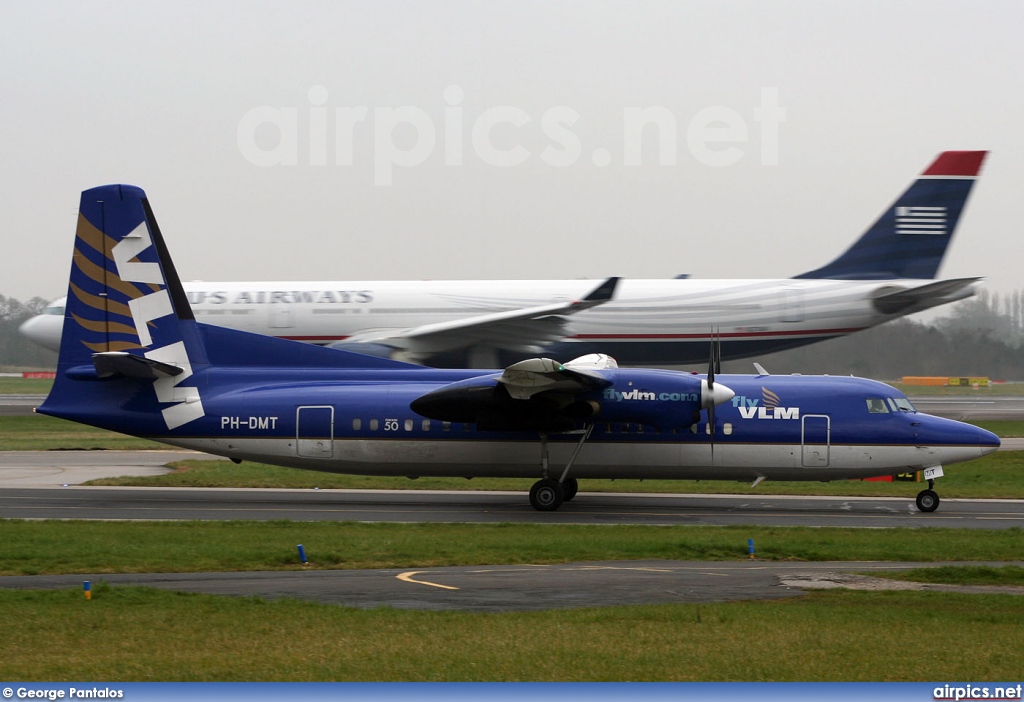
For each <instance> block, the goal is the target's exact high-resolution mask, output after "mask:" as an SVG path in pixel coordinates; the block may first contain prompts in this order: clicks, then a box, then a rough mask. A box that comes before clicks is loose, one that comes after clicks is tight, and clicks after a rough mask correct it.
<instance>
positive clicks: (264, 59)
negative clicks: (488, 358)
mask: <svg viewBox="0 0 1024 702" xmlns="http://www.w3.org/2000/svg"><path fill="white" fill-rule="evenodd" d="M1022 29H1024V3H1020V2H1011V1H1009V0H1007V1H1006V2H984V1H982V2H970V3H968V2H935V1H932V0H929V1H927V2H923V1H922V2H902V3H901V2H892V0H884V1H882V2H844V3H838V2H836V3H828V2H818V1H811V0H809V1H807V2H787V1H774V2H719V1H711V2H684V1H681V0H679V1H671V2H604V1H593V0H580V1H579V2H562V1H558V0H554V1H545V2H524V1H522V0H515V1H510V2H441V1H437V2H381V1H379V0H367V1H365V2H362V1H357V2H336V1H324V2H280V3H270V2H237V3H229V2H216V1H214V2H208V1H204V2H201V3H199V2H197V3H188V2H176V3H159V4H157V3H139V2H74V3H72V2H67V3H55V2H22V3H6V4H5V7H4V18H3V22H2V24H0V96H2V97H0V164H2V165H0V178H2V179H3V182H2V189H3V196H2V197H0V222H2V225H0V241H2V244H3V247H2V250H0V294H3V295H6V296H9V297H15V298H19V299H22V300H27V299H29V298H31V297H33V296H37V295H38V296H41V297H45V298H54V297H57V296H59V295H63V294H64V292H65V291H66V287H67V275H68V270H69V268H70V260H71V247H72V241H73V236H74V228H75V219H76V215H77V209H78V201H79V196H80V193H81V191H82V190H84V189H87V188H90V187H93V186H96V185H101V184H105V183H112V182H122V183H131V184H134V185H138V186H141V187H142V188H144V189H145V190H146V192H147V194H148V195H149V198H150V201H151V203H152V204H153V207H154V210H155V212H156V216H157V218H158V220H159V222H160V226H161V229H162V230H163V232H164V235H165V238H166V239H167V242H168V246H169V248H170V250H171V253H172V255H173V256H174V258H175V262H176V265H177V268H178V272H179V273H180V275H181V276H182V278H183V279H186V280H211V281H212V280H380V279H393V280H403V279H444V278H471V279H474V278H481V279H487V278H530V279H533V278H536V279H544V278H595V279H596V278H603V277H605V276H609V275H621V276H629V277H644V278H657V277H672V276H675V275H677V274H680V273H689V274H692V275H693V276H695V277H700V278H763V277H789V276H791V275H795V274H798V273H801V272H803V271H806V270H810V269H813V268H816V267H818V266H820V265H822V264H823V263H825V262H827V261H828V260H831V259H832V258H833V257H835V256H836V255H837V254H839V253H840V252H841V251H842V250H844V249H845V248H846V247H847V246H848V245H849V244H850V243H851V242H852V241H853V240H854V239H855V238H856V237H857V236H859V235H860V233H861V232H862V231H863V230H864V228H865V227H866V226H867V225H868V224H870V223H871V222H872V221H873V220H874V219H875V218H876V217H877V216H878V215H879V214H880V213H881V212H882V211H883V210H884V209H885V208H886V207H887V206H888V205H889V204H890V203H891V201H892V200H893V199H894V198H895V197H896V196H897V195H898V194H899V193H900V192H901V191H902V190H903V188H904V187H906V185H907V184H908V183H909V182H910V181H911V180H912V179H913V178H914V177H915V175H916V174H918V173H920V172H921V171H922V170H923V169H924V168H925V167H926V166H927V165H928V163H929V162H930V161H931V160H932V159H933V158H934V157H935V156H936V154H938V153H939V152H941V151H944V150H948V149H988V150H990V151H991V153H990V155H989V158H988V161H987V162H986V164H985V167H984V170H983V172H982V178H981V180H980V181H979V182H978V184H977V185H976V187H975V190H974V192H973V194H972V197H971V201H970V202H969V204H968V208H967V211H966V214H965V216H964V218H963V220H962V222H961V226H960V228H959V231H958V232H957V237H956V239H954V241H953V244H952V247H951V250H950V252H949V255H948V256H947V259H946V261H945V264H944V265H943V268H942V269H941V270H940V274H941V275H942V276H943V277H960V276H985V277H987V278H988V281H989V283H988V285H989V287H990V288H992V289H994V290H997V291H1000V292H1003V291H1007V292H1008V291H1011V290H1014V289H1017V288H1020V287H1024V285H1022V284H1021V280H1020V278H1021V276H1020V272H1021V264H1022V261H1024V257H1022V253H1024V236H1022V234H1021V232H1020V227H1019V222H1020V218H1019V212H1020V209H1021V204H1020V198H1021V191H1022V185H1024V138H1022V136H1021V134H1022V127H1021V123H1022V121H1024V41H1022V38H1021V37H1022V34H1021V32H1022ZM363 108H365V110H364V109H363ZM648 108H650V109H648ZM641 109H648V112H646V113H643V114H644V115H647V116H650V117H653V116H656V117H657V118H658V119H660V120H662V121H661V124H662V126H663V127H664V128H663V129H662V133H661V134H659V130H658V128H657V126H656V125H650V126H648V127H647V128H646V129H645V130H644V131H643V140H642V142H640V143H642V147H641V148H640V149H639V151H637V150H636V149H635V147H631V146H630V145H631V144H636V143H637V142H636V139H635V138H633V137H631V136H630V129H631V128H632V127H631V125H634V124H635V123H636V115H637V114H638V110H641ZM666 120H667V121H666ZM666 125H667V126H666ZM716 130H717V131H716ZM673 137H674V139H675V143H674V146H673V143H672V138H673ZM716 138H719V139H720V140H719V141H715V139H716ZM387 182H390V184H385V183H387Z"/></svg>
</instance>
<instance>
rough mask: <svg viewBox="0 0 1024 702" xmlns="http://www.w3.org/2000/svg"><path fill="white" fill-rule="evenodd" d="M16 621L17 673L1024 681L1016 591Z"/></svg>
mask: <svg viewBox="0 0 1024 702" xmlns="http://www.w3.org/2000/svg"><path fill="white" fill-rule="evenodd" d="M0 610H2V611H3V613H4V624H3V628H4V635H3V643H2V644H0V649H2V652H3V655H2V656H0V678H2V679H5V680H26V681H31V680H42V681H74V680H118V681H166V680H175V681H250V680H251V681H256V680H259V681H270V680H281V681H283V680H287V681H363V680H369V681H432V680H433V681H609V680H612V681H632V680H635V681H655V680H657V681H698V680H699V681H722V680H732V681H737V680H741V681H880V680H884V681H926V680H1016V679H1019V677H1020V671H1022V670H1024V646H1022V645H1021V644H1022V643H1024V641H1022V633H1021V625H1020V624H1021V622H1022V621H1024V597H1015V596H1012V595H973V596H968V595H957V594H940V593H939V594H937V593H917V592H910V593H906V592H900V593H896V592H845V591H843V592H837V591H831V592H817V593H813V594H810V595H806V596H803V597H798V598H792V599H784V600H776V601H770V602H732V603H724V604H701V605H660V606H627V607H610V608H600V609H580V610H559V611H543V612H529V613H487V614H477V613H466V612H416V611H401V610H388V609H383V610H370V611H362V610H356V609H350V608H345V607H338V606H330V605H319V604H313V603H307V602H299V601H295V600H279V601H272V602H268V601H265V600H261V599H256V598H229V597H214V596H208V595H192V594H178V593H170V592H163V591H158V590H153V589H147V588H134V587H117V588H106V587H103V586H102V585H101V586H99V587H97V588H96V589H95V591H94V597H93V599H92V601H85V600H84V598H83V597H82V594H81V592H76V591H68V590H65V591H57V592H11V591H8V592H3V591H0ZM940 631H945V632H955V639H953V640H944V642H943V640H940V639H937V638H936V637H937V636H940V635H941V634H940ZM924 650H927V655H922V652H923V651H924Z"/></svg>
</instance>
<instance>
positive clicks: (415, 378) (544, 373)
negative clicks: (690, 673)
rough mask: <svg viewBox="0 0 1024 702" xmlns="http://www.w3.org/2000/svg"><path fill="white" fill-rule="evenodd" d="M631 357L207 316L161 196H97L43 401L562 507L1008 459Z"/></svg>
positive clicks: (767, 381) (926, 507)
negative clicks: (593, 492)
mask: <svg viewBox="0 0 1024 702" xmlns="http://www.w3.org/2000/svg"><path fill="white" fill-rule="evenodd" d="M712 349H713V350H712V353H711V358H712V362H711V363H710V364H709V368H708V373H707V375H704V376H701V375H697V374H691V373H683V372H678V371H666V370H654V369H625V368H619V367H618V366H617V364H616V363H615V362H614V361H613V360H611V359H610V358H609V357H607V356H602V355H593V356H586V357H582V358H579V359H576V360H574V361H571V362H569V363H564V364H562V363H557V362H555V361H552V360H550V359H546V358H533V359H527V360H524V361H521V362H519V363H516V364H513V365H511V366H509V367H508V368H506V369H505V370H503V371H502V370H447V369H437V368H427V367H423V366H418V365H411V364H407V363H403V362H399V361H393V360H390V359H384V358H379V357H373V356H366V355H362V354H356V353H352V352H349V351H343V350H337V349H330V348H323V347H318V346H313V345H310V344H302V343H297V342H294V341H288V340H283V339H275V338H273V337H268V336H262V335H257V334H252V333H249V332H242V331H237V330H233V329H226V328H223V327H216V326H211V325H207V324H202V323H198V322H197V321H196V320H195V317H194V316H193V314H192V309H191V307H190V305H189V302H188V298H187V296H186V294H185V291H184V289H183V288H182V286H181V283H180V282H179V279H178V276H177V273H176V272H175V269H174V265H173V263H172V262H171V258H170V256H169V254H168V252H167V247H166V245H165V243H164V240H163V237H162V236H161V233H160V230H159V228H158V227H157V223H156V220H155V218H154V216H153V212H152V210H151V208H150V205H149V201H148V199H147V198H146V195H145V193H144V192H143V191H142V190H141V189H139V188H136V187H132V186H128V185H108V186H103V187H98V188H94V189H92V190H87V191H85V192H84V193H83V194H82V199H81V208H80V215H79V220H78V229H77V236H76V239H75V247H74V255H73V258H72V266H71V277H70V282H69V286H68V306H67V313H66V315H65V316H64V330H63V336H62V339H61V347H60V357H59V365H58V372H57V377H56V380H55V382H54V385H53V389H52V391H51V392H50V394H49V396H48V397H47V398H46V401H45V402H44V403H43V405H41V406H40V407H39V408H38V410H37V411H38V412H40V413H42V414H47V415H51V416H54V417H61V418H64V419H69V420H72V421H76V422H81V423H84V424H89V425H92V426H97V427H102V428H105V429H111V430H114V431H119V432H124V433H128V434H133V435H136V436H141V437H147V438H151V439H155V440H157V441H162V442H164V443H167V444H171V445H174V446H181V447H186V448H191V449H198V450H201V451H207V452H210V453H213V454H217V455H220V456H225V457H227V458H230V459H231V460H233V461H236V462H241V461H243V460H253V461H260V462H265V463H272V464H277V465H282V466H292V467H296V468H307V469H312V470H321V471H330V472H339V473H359V474H374V475H392V476H409V477H417V476H420V475H426V476H460V477H465V478H472V477H476V476H493V477H523V476H536V477H537V478H538V480H537V482H536V483H535V484H534V486H533V488H532V489H531V491H530V502H531V504H532V505H533V506H534V507H535V508H536V509H539V510H554V509H557V508H558V507H559V506H560V505H561V504H562V503H563V502H565V501H567V500H571V499H572V498H573V497H574V496H575V495H576V492H577V489H578V480H579V479H585V478H635V479H643V478H679V479H700V480H737V481H751V482H753V483H754V484H755V485H756V484H757V483H760V482H761V481H763V480H766V479H770V480H816V481H829V480H843V479H849V478H867V477H872V476H882V475H890V474H893V473H899V472H904V471H908V470H924V471H925V475H926V477H927V478H928V479H929V487H928V489H926V490H923V491H922V492H921V493H920V494H919V495H918V497H917V505H918V507H919V508H920V509H921V510H922V511H932V510H934V509H935V508H936V507H937V506H938V503H939V498H938V495H937V494H936V493H935V491H934V489H933V487H934V485H933V481H934V479H935V478H936V477H939V476H941V475H942V466H943V465H944V464H948V463H954V462H957V461H965V460H969V459H972V458H977V457H979V456H982V455H984V454H986V453H989V452H991V451H994V450H995V449H996V448H997V447H998V446H999V439H998V438H997V437H996V436H995V435H994V434H992V433H990V432H987V431H984V430H982V429H979V428H977V427H974V426H971V425H969V424H963V423H960V422H955V421H952V420H947V419H942V418H939V417H932V416H929V415H925V414H921V413H919V412H916V411H914V408H913V407H912V406H911V404H910V403H909V401H908V400H907V398H906V397H905V396H904V395H902V394H901V393H900V392H898V391H897V390H895V389H894V388H892V387H889V386H887V385H884V384H882V383H878V382H875V381H869V380H861V379H856V378H835V377H831V378H830V377H812V376H785V377H777V376H770V375H764V374H762V375H757V376H740V375H729V376H722V375H721V374H720V373H717V374H716V366H717V360H716V359H715V356H716V355H717V354H716V353H715V351H714V346H712Z"/></svg>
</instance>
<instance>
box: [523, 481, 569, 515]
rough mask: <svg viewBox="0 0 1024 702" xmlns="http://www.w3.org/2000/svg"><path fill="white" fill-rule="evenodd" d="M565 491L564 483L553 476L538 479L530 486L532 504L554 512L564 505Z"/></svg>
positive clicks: (543, 510)
mask: <svg viewBox="0 0 1024 702" xmlns="http://www.w3.org/2000/svg"><path fill="white" fill-rule="evenodd" d="M564 500H565V493H564V492H563V490H562V484H561V483H560V482H558V481H557V480H552V479H551V478H544V479H543V480H538V481H537V482H535V483H534V484H533V487H532V488H530V504H531V505H533V508H534V509H536V510H539V511H541V512H554V511H555V510H556V509H558V508H559V507H561V506H562V502H563V501H564Z"/></svg>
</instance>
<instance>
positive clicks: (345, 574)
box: [0, 560, 1024, 612]
mask: <svg viewBox="0 0 1024 702" xmlns="http://www.w3.org/2000/svg"><path fill="white" fill-rule="evenodd" d="M942 565H952V564H950V563H891V562H855V563H850V562H838V561H834V562H818V563H791V562H768V561H765V562H761V561H733V562H700V561H670V560H658V561H610V562H587V563H560V564H552V565H505V566H456V567H447V568H430V569H422V570H397V569H389V570H304V571H275V572H255V573H251V572H250V573H247V572H239V573H131V574H104V575H90V574H83V575H33V576H14V577H5V578H0V588H10V589H34V590H35V589H65V588H80V587H81V586H82V581H83V580H89V581H90V582H92V583H97V582H105V583H108V584H110V585H115V586H116V585H142V586H146V587H154V588H160V589H165V590H173V591H178V592H200V593H207V594H212V595H233V596H259V597H264V598H267V599H277V598H283V597H288V598H295V599H300V600H309V601H314V602H321V603H324V604H333V605H344V606H348V607H359V608H373V607H391V608H396V609H414V610H461V611H471V612H511V611H530V610H550V609H568V608H576V607H608V606H616V605H640V604H669V603H705V602H729V601H735V600H773V599H781V598H786V597H796V596H799V595H802V594H804V593H805V591H806V590H811V589H830V588H837V587H845V588H851V589H862V590H927V591H933V592H943V591H946V592H949V591H954V592H973V593H1007V594H1016V595H1022V594H1024V588H1019V587H980V586H973V587H964V586H952V585H925V584H921V583H909V582H903V581H894V580H884V579H881V578H877V577H872V576H870V575H863V574H865V573H867V574H870V573H871V572H877V571H899V570H907V569H909V568H929V567H937V566H942ZM961 565H967V564H961ZM969 565H985V564H980V563H970V564H969ZM990 565H995V566H1000V565H1011V564H1003V563H994V564H990ZM1012 565H1020V564H1018V563H1014V564H1012Z"/></svg>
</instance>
